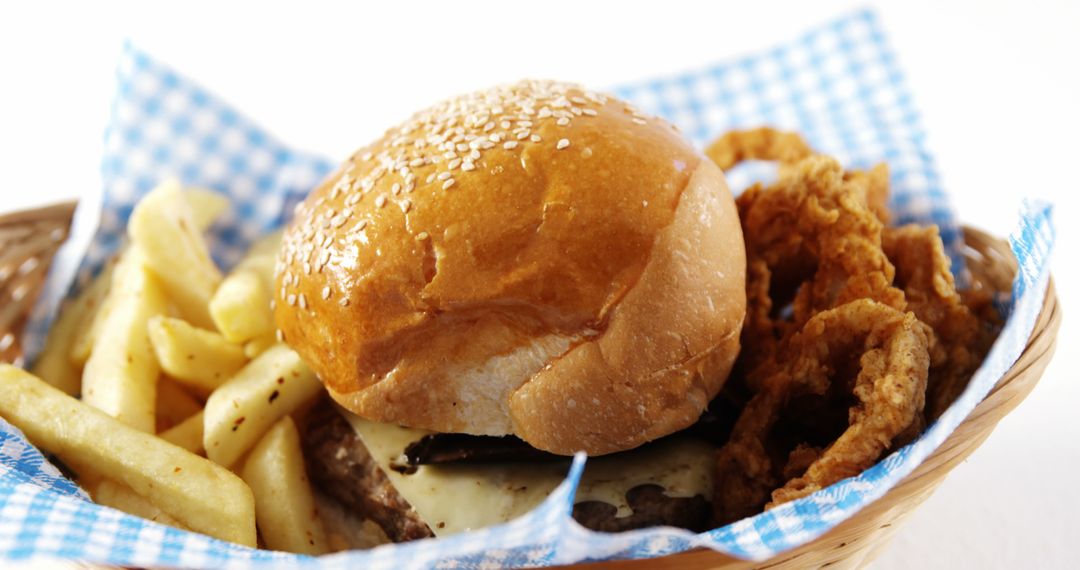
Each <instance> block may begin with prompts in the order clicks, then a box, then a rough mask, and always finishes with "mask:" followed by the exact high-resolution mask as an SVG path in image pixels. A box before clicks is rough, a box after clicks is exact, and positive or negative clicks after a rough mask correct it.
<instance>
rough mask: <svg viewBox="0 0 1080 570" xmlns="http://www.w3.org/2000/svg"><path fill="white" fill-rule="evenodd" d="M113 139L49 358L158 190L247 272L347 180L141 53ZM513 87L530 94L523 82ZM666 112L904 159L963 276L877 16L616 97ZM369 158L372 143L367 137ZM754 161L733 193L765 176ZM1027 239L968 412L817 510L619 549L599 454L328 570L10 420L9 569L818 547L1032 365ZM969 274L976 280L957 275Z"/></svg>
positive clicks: (125, 86)
mask: <svg viewBox="0 0 1080 570" xmlns="http://www.w3.org/2000/svg"><path fill="white" fill-rule="evenodd" d="M117 79H118V91H117V96H116V99H115V103H114V106H113V109H112V115H111V120H110V123H109V127H108V130H107V133H106V137H105V157H104V159H103V162H102V175H103V191H102V192H101V193H100V194H97V195H91V196H86V197H84V198H83V199H82V200H81V201H80V207H79V210H78V212H77V213H76V218H75V221H74V224H73V229H72V237H71V238H70V239H69V242H68V243H67V244H66V245H65V247H64V248H63V250H62V251H61V252H60V253H59V254H58V257H57V259H56V261H54V266H53V268H52V269H51V271H50V276H49V281H48V283H47V285H46V288H45V292H44V294H43V295H42V298H41V299H40V300H39V302H38V305H37V307H36V308H35V311H34V315H33V316H32V321H31V325H30V327H29V328H28V331H27V333H26V338H25V339H24V346H27V347H28V355H29V356H30V357H32V356H33V354H34V353H35V352H36V351H37V350H39V349H40V347H41V344H42V341H43V338H44V331H45V330H46V329H47V326H48V323H49V321H50V316H51V315H52V314H53V313H54V312H55V310H56V307H57V306H58V305H59V303H60V302H61V300H62V299H63V298H64V297H65V296H66V294H69V293H71V292H72V291H74V290H76V289H78V287H79V286H80V285H81V284H83V283H85V282H86V280H87V279H89V278H90V277H91V276H92V275H93V274H94V273H95V272H96V271H97V270H98V269H99V268H100V267H101V266H102V264H103V263H104V261H105V260H106V259H107V258H108V257H109V256H110V255H112V254H113V253H114V252H115V251H116V249H117V247H118V245H119V244H120V242H121V240H122V237H123V235H124V227H125V223H126V220H127V217H128V215H129V214H130V213H131V209H132V207H133V206H134V204H135V203H136V202H137V201H138V199H139V198H140V197H141V196H142V195H144V194H146V193H147V192H148V191H150V190H151V189H152V188H153V187H154V186H155V185H156V184H157V182H159V181H160V180H161V179H163V178H165V177H167V176H176V177H179V178H180V179H181V181H182V182H183V183H185V184H188V185H198V186H204V187H209V188H213V189H216V190H218V191H221V192H223V193H225V194H227V195H228V196H229V197H230V198H231V199H232V201H233V204H234V206H235V207H234V208H233V210H232V211H230V212H229V213H228V215H227V216H226V217H225V218H224V219H222V220H220V221H219V222H218V223H216V224H215V225H214V226H213V227H212V228H211V229H210V232H209V240H210V243H211V247H212V253H213V255H214V257H215V259H216V260H217V261H218V262H219V263H220V264H222V265H223V266H225V267H228V266H229V265H231V264H232V263H234V262H235V261H236V260H237V259H239V257H240V256H241V255H242V254H243V252H244V251H245V250H246V248H247V247H248V245H249V244H250V243H251V242H252V240H253V239H255V238H256V237H257V236H259V235H261V234H263V233H266V232H267V231H269V230H271V229H274V228H277V227H279V226H281V225H282V224H283V223H284V222H285V221H286V219H287V216H288V214H289V213H290V212H291V211H292V205H293V204H295V202H297V201H298V200H300V199H302V197H303V196H304V195H305V194H306V193H307V191H308V190H310V189H311V188H312V187H313V186H314V185H315V184H316V183H317V182H318V181H319V180H320V178H321V177H322V176H324V175H325V174H326V173H327V172H329V170H330V169H331V168H332V166H333V165H334V164H335V162H334V161H332V160H327V159H324V158H322V157H318V156H313V155H310V154H306V153H303V152H299V151H297V150H295V149H292V148H290V147H288V146H287V145H285V144H283V143H281V142H279V141H277V140H275V139H274V138H273V137H271V136H269V135H268V134H266V132H265V131H263V130H262V129H261V128H260V127H258V126H257V125H255V124H253V123H252V122H251V121H249V120H247V119H245V118H244V117H243V116H242V115H241V114H240V113H238V112H237V111H235V110H233V109H232V108H231V107H229V106H228V105H226V104H225V103H223V102H221V101H219V100H218V99H216V98H215V97H214V96H213V95H211V94H210V93H209V92H208V91H206V90H205V89H203V88H201V87H199V86H197V85H195V84H194V83H192V82H191V81H189V80H187V79H185V78H183V77H181V76H180V75H178V74H177V73H176V72H174V71H172V70H171V69H169V68H167V67H166V66H164V65H162V64H161V63H158V62H156V61H154V60H153V59H152V58H151V57H150V56H148V55H147V54H145V53H142V52H140V51H139V50H138V49H136V48H134V47H131V46H127V47H126V48H125V50H124V53H123V57H122V61H121V64H120V66H119V70H118V75H117ZM507 79H508V80H510V79H515V78H507ZM613 91H614V92H615V93H617V94H618V95H620V96H622V97H624V98H626V99H629V100H631V101H633V102H635V103H636V104H638V106H639V107H641V108H643V109H644V110H647V111H651V112H653V113H656V114H658V115H661V116H663V117H665V118H667V119H669V120H671V121H672V122H674V123H675V124H677V125H678V126H679V127H680V128H681V130H682V131H683V132H684V133H686V134H687V136H689V137H690V138H692V139H693V140H694V141H695V142H696V143H698V144H699V145H704V144H705V143H706V142H708V141H709V140H710V139H711V138H713V137H715V136H717V135H719V134H720V133H722V132H723V131H725V130H727V129H730V128H737V127H746V126H756V125H760V124H771V125H776V126H778V127H780V128H784V129H791V130H796V131H799V132H801V133H804V134H805V135H806V136H807V138H808V139H809V140H810V142H811V143H812V144H813V146H814V147H815V148H817V149H819V150H821V151H824V152H827V153H829V154H833V155H836V156H838V157H840V158H841V160H842V161H843V162H845V164H847V165H849V166H854V167H866V166H870V165H872V164H873V163H875V162H878V161H882V160H884V161H887V162H888V163H889V166H890V168H891V172H892V190H893V195H892V198H891V200H892V203H891V206H892V208H893V212H894V214H895V216H896V217H897V219H898V221H899V222H919V223H924V224H927V223H935V224H938V225H939V226H940V227H941V230H942V236H943V238H944V239H945V242H946V245H947V247H948V248H949V250H950V253H951V254H952V255H954V260H957V259H959V257H958V255H957V254H958V246H959V243H960V239H961V236H960V233H959V230H958V225H957V221H956V219H955V217H954V215H953V213H952V210H951V209H950V207H949V204H948V201H947V199H946V195H945V193H944V191H943V189H942V188H941V185H940V178H939V176H938V172H937V168H936V166H935V164H934V161H933V158H932V157H931V155H930V154H929V152H927V150H926V148H925V135H924V131H923V129H922V126H921V123H920V119H919V115H918V113H917V112H916V111H915V107H914V103H913V101H912V98H911V96H910V94H909V93H908V91H907V88H906V87H905V84H904V79H903V76H902V74H901V73H900V70H899V66H898V64H897V61H896V56H895V55H894V54H893V52H892V51H891V49H890V48H889V45H888V42H887V41H886V39H885V36H884V33H883V31H882V26H881V23H880V21H879V20H878V18H877V16H876V15H875V14H874V13H873V12H870V11H860V12H856V13H853V14H850V15H847V16H845V17H842V18H840V19H838V20H836V21H834V22H831V23H828V24H826V25H824V26H821V27H819V28H816V29H814V30H811V31H809V32H808V33H806V34H804V35H803V36H801V37H799V38H796V39H794V40H793V41H790V42H787V43H785V44H783V45H780V46H777V47H775V48H773V49H771V50H767V51H765V52H762V53H758V54H754V55H750V56H747V57H744V58H741V59H737V60H734V61H729V62H726V63H722V64H719V65H715V66H713V67H710V68H706V69H700V70H696V71H691V72H686V73H683V74H679V75H674V76H670V77H664V78H658V79H655V80H651V81H644V82H636V83H633V84H628V85H625V86H621V87H617V88H615V89H614V90H613ZM360 142H362V141H360ZM768 175H769V172H768V169H767V168H763V167H761V166H760V165H754V164H751V165H749V166H748V168H746V169H743V170H736V171H733V172H732V173H730V178H731V180H732V184H733V186H734V187H736V188H738V187H741V186H744V185H745V184H746V183H747V182H748V181H750V180H753V179H757V178H761V177H767V176H768ZM1010 243H1011V245H1012V248H1013V251H1014V252H1015V254H1016V257H1017V259H1018V260H1019V263H1020V268H1021V270H1020V272H1019V274H1018V275H1017V278H1016V281H1015V283H1014V285H1013V291H1012V298H1011V300H1010V301H1011V302H1010V303H1006V309H1007V310H1008V311H1009V318H1008V320H1007V322H1006V324H1005V327H1004V330H1003V331H1002V333H1001V336H1000V338H999V340H998V341H997V343H996V344H995V345H994V347H993V348H992V350H991V351H990V353H989V355H988V356H987V359H986V361H985V362H984V364H983V366H982V367H981V368H980V369H979V371H978V372H977V373H976V374H975V377H974V378H973V379H972V381H971V383H970V385H969V387H968V388H967V390H966V391H965V392H964V393H963V394H962V395H961V397H960V398H959V399H958V400H957V402H956V403H955V404H954V405H953V406H952V407H951V408H950V409H949V410H948V411H947V412H946V413H945V414H944V415H943V416H942V417H941V418H940V419H939V420H938V421H937V422H936V423H935V424H933V425H932V426H930V428H929V429H928V430H927V431H926V432H925V433H924V434H923V435H922V436H921V437H920V438H919V439H918V440H917V441H915V442H914V443H912V444H910V445H908V446H907V447H905V448H903V449H901V450H899V451H897V452H896V453H893V454H892V455H890V456H889V457H887V458H885V459H884V460H882V461H881V462H880V463H879V464H878V465H876V466H874V467H872V468H871V469H868V470H867V471H865V472H864V473H862V474H860V475H858V476H857V477H853V478H850V479H847V480H844V481H841V482H839V483H837V484H835V485H833V486H831V487H829V488H827V489H824V490H822V491H821V492H818V493H815V494H813V495H811V496H809V497H806V498H804V499H801V500H798V501H794V502H792V503H788V504H785V505H782V506H780V507H778V508H776V509H773V510H770V511H768V512H766V513H762V514H760V515H757V516H755V517H751V518H748V519H745V520H743V521H739V522H736V523H734V524H731V525H728V526H726V527H723V528H719V529H715V530H712V531H709V532H705V533H701V534H696V535H695V534H693V533H690V532H688V531H685V530H680V529H672V528H657V529H646V530H640V531H633V532H626V533H621V534H600V533H594V532H591V531H588V530H586V529H584V528H582V527H581V526H579V525H578V524H577V523H575V522H574V521H573V519H572V518H571V517H570V511H571V507H572V504H573V495H574V489H575V487H576V484H577V481H578V478H579V476H580V474H581V470H582V469H583V467H584V464H585V457H583V456H578V457H576V458H575V459H574V462H573V465H572V467H571V470H570V473H569V475H568V477H567V479H566V481H564V483H563V484H562V485H561V486H560V487H559V488H558V489H557V490H556V491H555V492H554V493H553V494H552V495H551V496H550V497H549V498H548V499H547V500H546V501H545V502H544V504H543V505H541V506H540V507H538V508H537V509H535V510H534V511H532V512H530V513H528V514H527V515H525V516H523V517H521V518H519V519H517V520H514V521H512V522H510V523H507V524H504V525H500V526H496V527H491V528H487V529H481V530H478V531H474V532H469V533H464V534H461V535H456V536H452V537H448V538H443V539H439V540H424V541H418V542H412V543H407V544H401V545H388V546H382V547H378V548H374V549H371V550H367V551H358V552H348V553H339V554H334V555H330V556H325V557H321V558H318V559H315V558H310V557H304V556H297V555H290V554H284V553H274V552H267V551H260V550H253V549H249V548H244V547H240V546H236V545H232V544H227V543H224V542H221V541H218V540H215V539H212V538H209V537H206V536H203V535H199V534H194V533H190V532H185V531H181V530H177V529H173V528H169V527H165V526H162V525H158V524H155V523H151V522H148V521H145V520H142V519H139V518H136V517H132V516H129V515H126V514H123V513H121V512H119V511H115V510H112V509H109V508H105V507H99V506H97V505H94V504H93V503H91V502H89V500H88V499H87V497H86V495H85V494H84V493H82V492H81V491H80V490H79V489H78V488H77V487H76V486H75V485H73V484H72V483H71V482H70V481H68V480H66V479H64V478H63V477H62V476H61V475H60V474H59V472H57V471H56V470H55V469H54V468H53V467H52V465H50V464H49V463H48V462H47V461H45V459H44V458H43V457H42V456H41V454H40V453H39V452H38V451H37V450H36V449H34V448H33V447H32V446H30V445H29V443H27V441H26V439H25V438H24V437H23V435H22V434H21V433H20V432H19V431H18V430H17V429H15V428H14V427H12V426H10V425H9V424H7V423H6V422H3V421H2V420H0V561H3V560H28V559H44V558H63V559H77V560H85V561H93V562H99V563H107V564H114V565H121V566H155V567H174V566H180V567H193V568H253V569H260V570H261V569H263V568H298V567H314V568H320V569H322V568H326V569H330V568H354V567H363V568H373V569H378V568H388V569H396V568H406V567H438V568H496V567H522V566H545V565H554V564H567V563H574V562H580V561H586V560H605V559H618V558H646V557H651V556H659V555H664V554H670V553H675V552H680V551H684V550H687V549H690V548H695V547H707V548H712V549H715V550H717V551H720V552H724V553H727V554H730V555H733V556H737V557H741V558H747V559H753V560H764V559H766V558H768V557H770V556H773V555H775V554H777V553H780V552H782V551H784V550H786V549H790V548H793V547H795V546H798V545H801V544H804V543H806V542H807V541H810V540H812V539H814V538H815V537H817V536H820V535H821V534H822V533H824V532H826V531H828V530H829V529H831V528H833V527H834V526H835V525H836V524H838V523H839V522H841V521H843V520H845V519H846V518H848V517H849V516H851V515H852V514H853V513H855V512H856V511H858V510H859V509H861V508H862V507H864V506H866V505H867V504H868V503H870V502H871V501H873V500H875V499H877V498H879V497H881V496H882V495H883V494H885V493H886V492H887V491H888V490H889V489H890V488H891V487H892V486H893V485H895V484H896V483H897V482H898V481H900V480H901V479H902V478H903V477H904V476H906V475H907V474H909V473H910V472H911V471H912V470H913V469H914V468H915V467H916V466H917V465H918V464H919V463H920V462H921V461H922V460H923V459H925V458H926V457H927V456H928V455H929V454H930V453H931V452H932V451H933V450H934V449H935V448H936V447H937V446H938V445H939V444H940V443H941V442H942V441H944V439H945V438H946V437H947V436H948V435H949V434H950V433H951V432H952V431H953V430H954V429H955V428H956V426H957V425H958V424H959V423H960V422H961V421H963V419H964V418H965V417H966V416H967V415H968V413H970V411H971V410H972V409H973V408H974V407H975V405H976V404H978V402H980V401H981V400H982V399H983V397H985V395H986V394H987V393H988V391H989V390H990V389H991V387H992V386H993V385H994V384H995V383H996V382H997V380H998V379H999V378H1001V377H1002V375H1003V374H1004V373H1005V372H1006V371H1007V370H1008V369H1009V368H1010V366H1011V365H1012V364H1013V363H1014V362H1015V361H1016V359H1017V358H1018V357H1019V355H1020V353H1021V351H1022V350H1023V347H1024V345H1025V343H1026V341H1027V339H1028V337H1029V335H1030V333H1031V331H1032V329H1033V327H1034V323H1035V320H1036V318H1037V316H1038V313H1039V310H1040V308H1041V306H1042V301H1043V297H1044V295H1045V290H1046V284H1047V279H1048V278H1049V259H1050V252H1051V249H1052V246H1053V243H1054V230H1053V225H1052V220H1051V208H1050V207H1049V206H1048V205H1045V204H1038V203H1025V204H1023V205H1022V208H1021V212H1020V220H1019V224H1018V228H1017V230H1016V231H1015V232H1014V233H1013V234H1012V236H1011V237H1010ZM954 264H955V268H956V269H957V270H958V271H959V270H960V269H961V266H960V265H959V264H958V262H956V261H954Z"/></svg>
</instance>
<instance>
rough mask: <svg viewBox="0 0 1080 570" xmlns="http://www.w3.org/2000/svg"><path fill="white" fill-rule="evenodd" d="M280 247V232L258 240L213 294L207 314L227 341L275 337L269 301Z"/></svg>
mask: <svg viewBox="0 0 1080 570" xmlns="http://www.w3.org/2000/svg"><path fill="white" fill-rule="evenodd" d="M280 246H281V232H274V233H272V234H269V235H266V236H264V237H262V238H260V239H259V240H258V241H256V242H255V243H254V244H253V245H252V246H251V249H249V250H248V252H247V255H246V256H244V259H242V260H241V261H240V263H238V264H236V267H235V268H233V270H232V272H231V273H230V274H229V275H228V277H226V278H225V280H224V281H223V282H222V283H221V286H220V287H218V290H217V291H215V292H214V297H213V299H211V300H210V314H211V316H213V318H214V324H215V325H217V328H218V330H219V331H221V334H223V335H225V338H227V339H229V341H231V342H235V343H243V342H247V341H250V340H252V339H256V338H259V337H273V336H274V316H273V314H271V311H270V300H271V291H273V290H274V263H275V262H276V259H277V252H278V248H279V247H280Z"/></svg>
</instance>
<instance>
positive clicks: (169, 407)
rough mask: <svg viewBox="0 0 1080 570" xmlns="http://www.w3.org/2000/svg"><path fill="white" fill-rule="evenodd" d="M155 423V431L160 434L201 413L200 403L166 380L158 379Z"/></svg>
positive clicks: (175, 384)
mask: <svg viewBox="0 0 1080 570" xmlns="http://www.w3.org/2000/svg"><path fill="white" fill-rule="evenodd" d="M156 408H157V421H156V422H155V423H154V426H155V428H156V429H155V431H157V432H162V431H165V430H167V429H170V428H172V427H173V426H175V425H177V424H179V423H180V422H182V421H184V420H186V419H188V418H190V417H191V416H193V415H195V414H196V413H198V412H200V411H202V408H203V406H202V403H201V402H200V401H199V400H197V399H195V397H194V396H192V395H191V394H189V393H188V392H187V390H184V389H183V388H181V387H180V385H179V384H177V383H176V382H173V381H171V380H169V379H168V378H160V379H158V385H157V405H156Z"/></svg>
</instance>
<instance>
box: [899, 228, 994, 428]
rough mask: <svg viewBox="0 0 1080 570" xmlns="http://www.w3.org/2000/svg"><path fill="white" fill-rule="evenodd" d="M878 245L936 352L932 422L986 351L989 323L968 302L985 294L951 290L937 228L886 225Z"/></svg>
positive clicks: (990, 338) (980, 301)
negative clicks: (932, 339)
mask: <svg viewBox="0 0 1080 570" xmlns="http://www.w3.org/2000/svg"><path fill="white" fill-rule="evenodd" d="M882 247H883V249H884V251H885V254H886V255H887V256H888V257H889V260H890V261H892V263H893V264H894V266H895V267H896V285H897V287H900V288H902V289H903V290H904V295H905V297H906V298H907V305H908V309H909V310H911V311H913V312H914V313H915V315H916V316H917V317H918V318H919V320H921V321H922V322H924V323H926V324H928V325H930V328H932V329H933V330H934V332H935V334H936V335H937V340H938V343H939V346H938V351H939V353H938V354H936V355H935V359H934V360H935V362H934V365H933V367H932V368H931V370H930V384H929V385H928V387H927V400H928V402H929V406H928V408H927V417H928V419H929V420H931V421H932V420H934V419H936V418H937V417H938V416H940V415H941V413H942V412H944V411H945V409H946V408H948V407H949V405H950V404H952V402H953V400H955V399H956V397H957V396H959V395H960V392H962V391H963V390H964V388H965V387H966V386H967V381H968V379H969V378H970V377H971V375H972V374H973V373H974V372H975V369H976V368H978V367H979V364H980V363H982V359H983V356H984V355H985V354H986V352H987V351H988V350H989V349H990V344H991V343H992V342H993V339H994V336H995V328H994V326H993V325H992V323H986V322H985V321H984V320H982V319H980V318H979V316H978V315H977V314H976V312H974V311H973V310H972V308H971V307H969V306H968V303H971V304H972V305H974V306H980V305H983V304H985V303H987V302H988V300H989V296H988V295H987V294H986V293H983V294H982V295H979V294H976V293H972V294H970V295H969V296H968V298H967V299H966V300H965V298H964V297H963V296H961V295H960V294H959V293H958V292H957V290H956V283H955V281H954V279H953V275H952V271H951V270H950V261H949V258H948V256H947V255H945V247H944V245H943V244H942V242H941V236H940V235H939V234H938V228H937V226H917V225H906V226H901V227H898V228H887V229H886V230H885V232H884V234H883V235H882Z"/></svg>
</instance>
